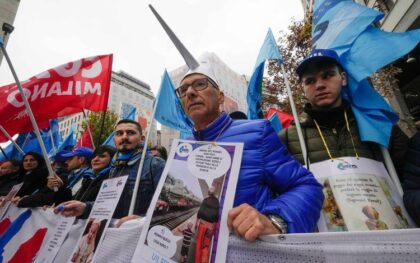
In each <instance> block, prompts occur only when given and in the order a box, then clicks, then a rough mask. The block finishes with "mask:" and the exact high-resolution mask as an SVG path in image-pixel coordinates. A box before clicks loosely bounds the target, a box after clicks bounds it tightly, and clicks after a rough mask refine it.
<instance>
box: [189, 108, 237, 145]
mask: <svg viewBox="0 0 420 263" xmlns="http://www.w3.org/2000/svg"><path fill="white" fill-rule="evenodd" d="M232 121H233V120H232V119H231V118H230V117H229V115H228V114H227V113H226V112H222V113H221V114H220V116H219V117H218V118H217V119H216V120H215V121H213V122H212V123H211V124H210V125H209V126H207V127H206V128H205V129H202V130H199V131H197V130H195V129H194V130H193V136H194V139H196V140H198V141H214V140H215V139H216V138H217V137H218V136H219V134H220V133H221V132H223V131H224V130H225V128H227V126H229V125H230V124H231V123H232Z"/></svg>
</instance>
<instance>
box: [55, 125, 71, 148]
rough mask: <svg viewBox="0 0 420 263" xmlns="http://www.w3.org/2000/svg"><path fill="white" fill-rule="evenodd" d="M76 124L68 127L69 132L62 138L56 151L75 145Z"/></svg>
mask: <svg viewBox="0 0 420 263" xmlns="http://www.w3.org/2000/svg"><path fill="white" fill-rule="evenodd" d="M75 132H76V125H74V124H73V125H72V126H71V127H70V132H69V134H68V135H67V137H66V138H65V139H64V140H63V142H62V143H61V144H60V145H59V146H58V147H57V152H59V151H62V150H64V149H65V148H69V147H71V146H75V145H76V136H75Z"/></svg>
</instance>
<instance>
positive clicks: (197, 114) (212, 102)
mask: <svg viewBox="0 0 420 263" xmlns="http://www.w3.org/2000/svg"><path fill="white" fill-rule="evenodd" d="M203 78H206V76H205V75H203V74H192V75H189V76H187V77H186V78H185V79H184V80H182V82H181V84H180V86H182V85H188V86H189V85H191V84H192V83H193V82H194V81H196V80H199V79H203ZM207 84H208V86H207V88H205V89H203V90H200V91H196V90H194V89H193V88H192V87H189V88H188V90H187V92H186V95H185V96H184V97H182V98H181V101H182V105H183V107H184V110H185V112H186V113H187V115H188V116H189V117H190V118H191V119H192V120H193V121H194V123H195V125H196V128H197V129H203V128H205V127H206V126H207V125H208V124H210V123H211V122H213V121H214V120H215V119H216V118H217V117H218V116H219V115H220V108H219V106H220V105H221V104H223V101H224V94H223V92H221V91H220V90H218V89H216V88H215V87H214V86H213V85H212V84H211V83H210V82H208V83H207Z"/></svg>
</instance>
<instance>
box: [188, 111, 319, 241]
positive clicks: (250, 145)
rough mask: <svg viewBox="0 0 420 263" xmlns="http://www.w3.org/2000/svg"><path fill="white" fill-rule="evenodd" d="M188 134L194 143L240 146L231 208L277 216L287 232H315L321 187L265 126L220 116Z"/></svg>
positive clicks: (260, 121) (257, 122) (223, 114)
mask: <svg viewBox="0 0 420 263" xmlns="http://www.w3.org/2000/svg"><path fill="white" fill-rule="evenodd" d="M219 134H220V136H219ZM193 135H194V138H195V139H196V140H199V141H214V140H216V138H217V137H218V136H219V137H218V138H217V141H218V142H243V143H244V150H243V156H242V163H241V169H240V172H239V180H238V185H237V187H236V196H235V201H234V206H238V205H240V204H242V203H248V204H249V205H251V206H253V207H254V208H256V209H257V210H258V211H259V212H261V213H262V214H265V215H269V214H274V215H278V216H280V217H281V218H282V219H283V220H285V221H286V222H287V225H288V232H289V233H303V232H311V231H313V230H314V229H315V226H316V223H317V221H318V218H319V215H320V210H321V207H322V202H323V199H324V195H323V193H322V187H321V185H320V184H319V183H318V182H317V181H316V179H315V178H314V177H313V175H312V174H311V172H309V171H308V170H306V169H305V168H304V167H303V166H301V165H300V164H299V163H298V162H297V161H296V160H295V159H294V158H293V157H292V156H291V155H290V154H289V153H288V152H287V149H286V147H285V146H284V145H283V144H282V143H281V142H280V140H279V139H278V137H277V134H276V133H275V131H274V130H273V128H272V127H271V124H270V123H269V122H268V121H266V120H253V121H249V120H235V121H234V120H232V119H231V118H230V117H229V116H228V115H227V114H226V113H225V112H223V113H222V114H221V116H220V117H219V118H218V119H217V120H215V121H214V122H213V123H211V124H210V125H209V126H208V127H207V128H206V129H204V130H201V131H194V132H193Z"/></svg>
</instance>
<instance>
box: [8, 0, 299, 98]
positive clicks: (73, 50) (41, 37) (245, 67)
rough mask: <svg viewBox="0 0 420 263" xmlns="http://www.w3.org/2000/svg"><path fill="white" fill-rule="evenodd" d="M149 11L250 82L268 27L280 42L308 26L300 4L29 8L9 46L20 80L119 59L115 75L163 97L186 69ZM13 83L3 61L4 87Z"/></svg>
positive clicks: (158, 2) (54, 3)
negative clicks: (173, 73) (294, 26)
mask: <svg viewBox="0 0 420 263" xmlns="http://www.w3.org/2000/svg"><path fill="white" fill-rule="evenodd" d="M149 3H150V4H152V5H153V6H154V7H155V9H156V10H157V11H158V12H159V13H160V15H161V16H162V17H163V18H164V19H165V21H166V22H167V23H168V24H169V26H170V27H171V28H172V29H173V30H174V32H175V34H177V35H178V37H179V38H180V39H181V41H182V42H183V43H184V45H185V46H186V47H187V48H188V49H189V50H190V51H191V52H192V54H193V55H194V56H195V57H198V56H199V55H200V54H201V53H203V52H205V51H211V52H215V53H216V54H217V55H218V56H219V57H220V58H221V59H222V60H223V61H224V62H225V63H226V64H227V65H228V66H230V67H231V68H232V69H233V70H235V71H236V72H238V73H240V74H248V75H250V74H251V71H252V69H253V67H254V64H255V60H256V58H257V55H258V51H259V48H260V46H261V44H262V42H263V40H264V37H265V34H266V33H267V29H268V27H271V29H272V30H273V33H274V36H275V37H276V38H278V36H279V31H280V30H286V29H287V26H288V25H289V24H290V21H291V19H292V17H294V18H296V19H299V20H300V19H302V18H303V9H302V6H301V2H300V1H299V0H294V1H284V0H283V1H282V0H211V1H210V0H208V1H203V0H165V1H163V0H151V1H143V0H131V1H129V0H119V1H115V0H112V1H111V0H71V1H69V0H42V1H33V0H22V1H21V3H20V5H19V9H18V12H17V15H16V18H15V22H14V26H15V31H14V32H13V33H12V35H11V36H10V39H9V42H8V45H7V50H8V53H9V56H10V57H11V60H12V62H13V64H14V66H15V69H16V71H17V74H18V76H19V78H20V79H21V80H25V79H28V78H29V77H31V76H33V75H36V74H38V73H40V72H42V71H45V70H47V69H49V68H52V67H55V66H58V65H61V64H63V63H67V62H70V61H73V60H77V59H80V58H83V57H90V56H94V55H100V54H108V53H113V54H114V64H113V70H114V71H119V70H124V71H126V72H127V73H129V74H131V75H133V76H135V77H137V78H139V79H141V80H142V81H144V82H146V83H148V84H149V85H151V87H152V91H153V93H154V94H156V92H157V90H158V88H159V84H160V79H161V75H162V73H163V70H164V69H165V68H167V69H168V70H169V71H170V70H172V69H175V68H177V67H178V66H181V65H183V64H184V62H183V60H182V57H181V56H180V55H179V53H178V52H177V51H176V49H175V47H174V46H173V45H172V43H171V42H170V40H169V38H168V37H167V36H166V34H165V32H164V31H163V29H162V28H161V26H160V25H159V23H158V22H157V20H156V19H155V17H154V16H153V14H152V12H151V11H150V10H149V8H148V6H147V5H148V4H149ZM0 8H1V7H0ZM11 82H13V78H12V75H11V73H10V71H9V68H8V67H7V63H6V61H5V60H4V59H3V61H2V64H1V67H0V86H3V85H5V84H9V83H11Z"/></svg>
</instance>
